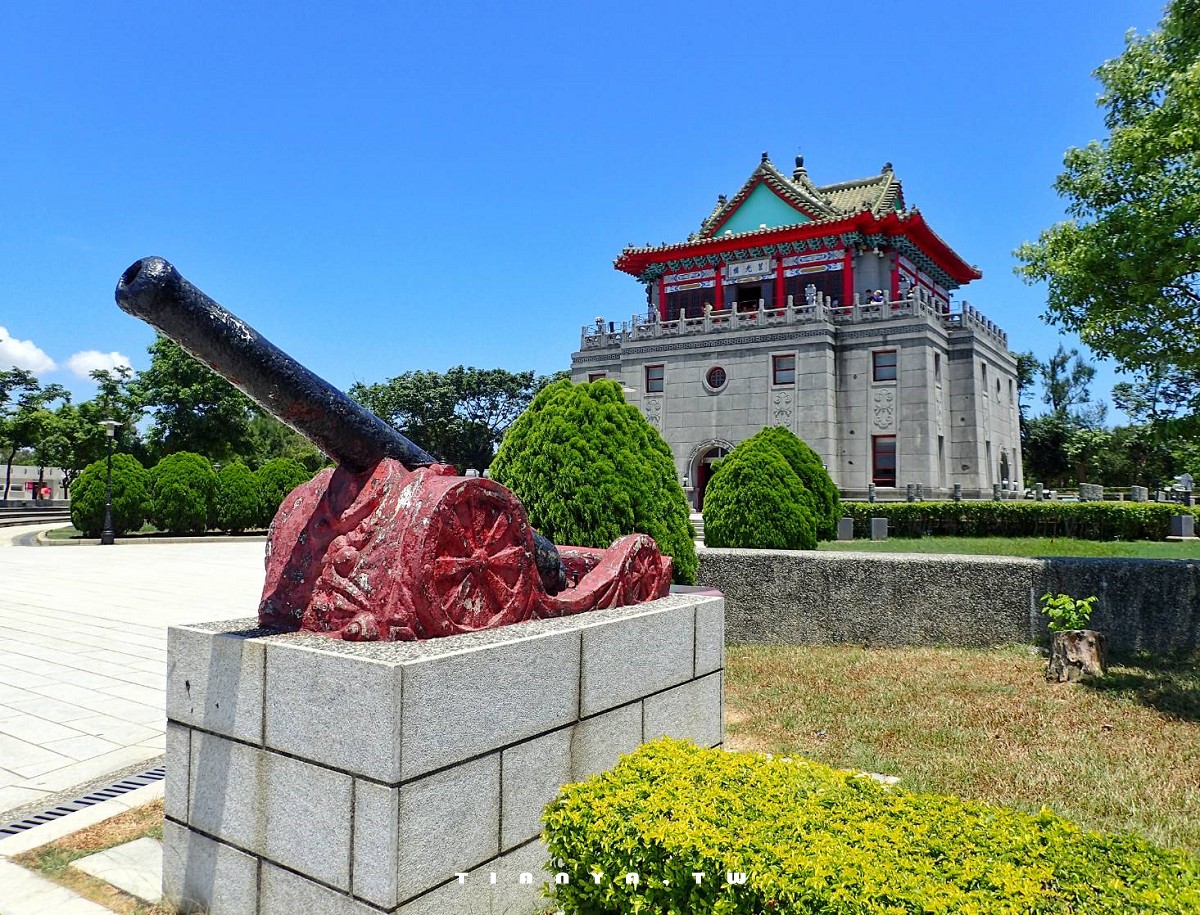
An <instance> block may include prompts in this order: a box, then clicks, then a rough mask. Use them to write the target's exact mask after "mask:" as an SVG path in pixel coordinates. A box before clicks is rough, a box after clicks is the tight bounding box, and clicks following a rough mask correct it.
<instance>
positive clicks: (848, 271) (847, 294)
mask: <svg viewBox="0 0 1200 915" xmlns="http://www.w3.org/2000/svg"><path fill="white" fill-rule="evenodd" d="M842 273H843V274H844V275H843V276H842V305H843V306H844V307H846V308H849V307H850V306H851V305H853V304H854V253H853V252H852V251H851V250H850V248H847V249H846V258H845V266H843V267H842Z"/></svg>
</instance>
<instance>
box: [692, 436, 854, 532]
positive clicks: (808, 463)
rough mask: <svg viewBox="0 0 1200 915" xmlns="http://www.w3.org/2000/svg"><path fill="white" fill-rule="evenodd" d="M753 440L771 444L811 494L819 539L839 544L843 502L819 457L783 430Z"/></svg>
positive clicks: (800, 440)
mask: <svg viewBox="0 0 1200 915" xmlns="http://www.w3.org/2000/svg"><path fill="white" fill-rule="evenodd" d="M753 439H758V440H762V441H766V442H769V443H770V444H771V445H772V446H773V447H774V448H775V450H776V451H778V452H779V453H780V455H782V456H783V459H784V460H785V461H787V462H788V465H789V466H790V467H791V468H792V470H794V471H795V472H796V476H798V477H799V478H800V482H801V483H803V484H804V488H805V489H807V490H808V491H809V494H810V495H811V496H812V501H813V504H812V505H811V506H810V510H811V511H812V514H813V517H814V518H815V519H816V522H817V539H818V540H836V539H837V526H838V520H839V519H840V518H841V517H842V506H841V499H840V498H839V496H838V489H837V487H836V486H834V485H833V480H832V479H831V478H830V476H829V471H827V470H826V469H825V465H824V464H822V463H821V458H820V457H818V455H817V453H816V452H815V451H813V450H812V449H811V448H810V447H808V445H806V444H805V443H804V441H803V440H802V439H800V438H798V437H797V436H796V435H795V434H793V433H792V432H791V431H790V430H788V429H785V428H783V427H782V426H767V427H766V428H765V429H763V430H762V431H761V432H758V433H755V434H754V435H753V436H752V437H751V440H753ZM705 509H706V510H707V505H706V506H705Z"/></svg>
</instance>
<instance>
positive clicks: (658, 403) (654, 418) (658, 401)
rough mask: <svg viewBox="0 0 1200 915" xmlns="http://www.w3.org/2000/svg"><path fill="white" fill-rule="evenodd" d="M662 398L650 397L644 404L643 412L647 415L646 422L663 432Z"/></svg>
mask: <svg viewBox="0 0 1200 915" xmlns="http://www.w3.org/2000/svg"><path fill="white" fill-rule="evenodd" d="M662 408H663V404H662V398H661V397H648V398H646V400H645V402H643V404H642V410H643V411H644V412H645V414H646V422H648V423H650V425H652V426H653V427H654V428H655V429H658V430H659V431H660V432H661V431H662Z"/></svg>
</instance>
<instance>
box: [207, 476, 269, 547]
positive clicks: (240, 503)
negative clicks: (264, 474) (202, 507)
mask: <svg viewBox="0 0 1200 915" xmlns="http://www.w3.org/2000/svg"><path fill="white" fill-rule="evenodd" d="M259 490H260V487H259V483H258V477H257V476H255V474H254V471H253V470H251V469H250V468H249V467H247V466H246V465H245V464H243V463H242V462H241V461H234V462H233V463H232V464H226V465H225V466H224V467H222V468H221V469H220V471H218V472H217V488H216V492H215V493H214V495H213V516H214V518H213V520H214V523H215V525H216V526H217V527H219V528H220V529H221V530H223V531H229V532H230V533H231V534H238V533H241V532H242V531H244V530H246V529H247V528H251V527H255V526H257V525H258V518H259V514H260V512H259V503H260V501H261V499H260V492H259Z"/></svg>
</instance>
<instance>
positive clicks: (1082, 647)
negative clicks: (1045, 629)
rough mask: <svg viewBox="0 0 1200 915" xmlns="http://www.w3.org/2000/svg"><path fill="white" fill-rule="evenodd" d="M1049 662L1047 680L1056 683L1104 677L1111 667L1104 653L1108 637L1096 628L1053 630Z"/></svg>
mask: <svg viewBox="0 0 1200 915" xmlns="http://www.w3.org/2000/svg"><path fill="white" fill-rule="evenodd" d="M1050 635H1051V637H1052V641H1051V642H1050V664H1049V665H1048V666H1047V667H1046V679H1047V680H1049V681H1050V682H1052V683H1054V682H1057V683H1066V682H1074V681H1076V680H1081V679H1083V678H1084V677H1103V676H1104V673H1105V671H1106V670H1107V669H1108V661H1107V659H1106V658H1105V656H1104V652H1105V645H1106V643H1107V642H1108V638H1107V637H1106V636H1105V635H1104V634H1103V633H1100V632H1096V631H1095V630H1094V629H1068V630H1067V631H1066V632H1052V633H1050Z"/></svg>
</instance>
